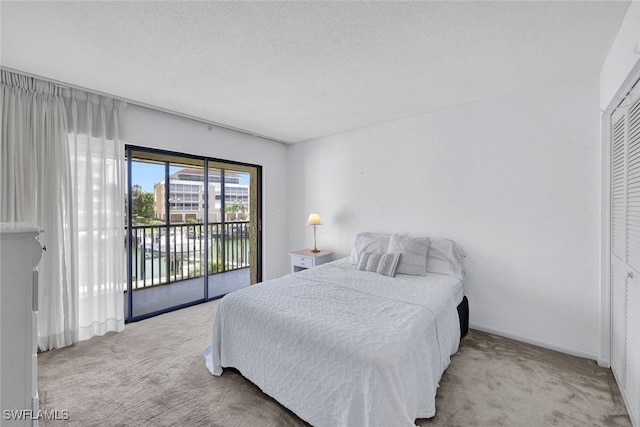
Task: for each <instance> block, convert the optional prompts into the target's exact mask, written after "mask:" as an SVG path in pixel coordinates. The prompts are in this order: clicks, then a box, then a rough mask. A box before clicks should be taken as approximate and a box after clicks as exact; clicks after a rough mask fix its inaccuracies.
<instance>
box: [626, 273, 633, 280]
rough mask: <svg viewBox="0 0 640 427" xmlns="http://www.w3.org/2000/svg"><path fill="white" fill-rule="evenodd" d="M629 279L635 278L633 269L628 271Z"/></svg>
mask: <svg viewBox="0 0 640 427" xmlns="http://www.w3.org/2000/svg"><path fill="white" fill-rule="evenodd" d="M627 279H633V271H627Z"/></svg>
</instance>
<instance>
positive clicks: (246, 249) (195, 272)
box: [125, 147, 261, 321]
mask: <svg viewBox="0 0 640 427" xmlns="http://www.w3.org/2000/svg"><path fill="white" fill-rule="evenodd" d="M127 161H128V163H127V164H128V178H129V179H128V193H127V224H126V227H127V230H128V236H129V238H128V242H129V244H128V255H129V267H128V268H129V283H128V287H127V291H126V292H125V298H126V300H125V307H126V318H127V320H128V321H131V320H138V319H142V318H146V317H149V316H152V315H154V314H159V313H163V312H166V311H170V310H173V309H176V308H180V307H184V306H188V305H192V304H195V303H199V302H203V301H206V300H209V299H213V298H216V297H219V296H222V295H224V294H226V293H229V292H233V291H234V290H237V289H240V288H242V287H245V286H249V285H250V284H253V283H256V282H258V281H259V280H260V278H261V269H260V265H259V259H260V257H259V251H260V241H261V239H260V236H259V222H260V209H259V206H260V204H259V200H260V197H259V188H260V187H259V181H260V172H261V170H260V167H259V166H255V165H245V164H238V163H233V162H224V161H220V160H214V159H208V158H203V157H198V156H189V155H185V154H179V153H172V152H165V151H159V150H152V149H147V148H140V147H128V148H127Z"/></svg>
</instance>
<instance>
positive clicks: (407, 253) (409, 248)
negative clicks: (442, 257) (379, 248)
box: [388, 235, 429, 276]
mask: <svg viewBox="0 0 640 427" xmlns="http://www.w3.org/2000/svg"><path fill="white" fill-rule="evenodd" d="M388 251H389V252H399V253H400V262H399V263H398V268H397V270H396V272H397V273H402V274H413V275H420V276H424V275H426V274H427V253H428V252H429V238H428V237H409V236H406V235H395V236H392V237H391V241H390V242H389V248H388Z"/></svg>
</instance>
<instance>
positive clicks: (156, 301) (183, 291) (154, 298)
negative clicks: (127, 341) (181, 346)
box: [125, 267, 250, 318]
mask: <svg viewBox="0 0 640 427" xmlns="http://www.w3.org/2000/svg"><path fill="white" fill-rule="evenodd" d="M203 279H204V278H203V277H198V278H195V279H189V280H183V281H180V282H175V283H170V284H166V285H156V286H149V287H146V288H141V289H136V290H134V291H133V315H134V316H135V317H138V316H144V315H147V314H150V313H154V312H157V311H161V310H166V309H168V308H171V307H175V306H177V305H181V304H187V303H190V302H194V301H198V300H202V299H203V298H204V286H203ZM249 284H250V268H248V267H247V268H242V269H239V270H233V271H227V272H224V273H217V274H212V275H210V276H209V298H215V297H218V296H222V295H225V294H228V293H229V292H233V291H236V290H238V289H242V288H245V287H247V286H249ZM125 298H127V293H126V292H125ZM125 301H126V300H125ZM125 311H128V310H127V304H126V302H125ZM125 315H127V318H128V317H129V316H128V313H125Z"/></svg>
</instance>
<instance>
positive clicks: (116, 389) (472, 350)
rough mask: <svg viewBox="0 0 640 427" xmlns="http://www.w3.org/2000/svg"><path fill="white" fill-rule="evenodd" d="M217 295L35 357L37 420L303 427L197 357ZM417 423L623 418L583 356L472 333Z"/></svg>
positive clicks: (617, 400)
mask: <svg viewBox="0 0 640 427" xmlns="http://www.w3.org/2000/svg"><path fill="white" fill-rule="evenodd" d="M216 307H217V302H216V301H214V302H210V303H206V304H201V305H198V306H195V307H191V308H187V309H184V310H180V311H176V312H173V313H168V314H164V315H162V316H158V317H155V318H152V319H148V320H144V321H141V322H138V323H133V324H129V325H127V328H126V330H125V331H124V332H122V333H120V334H108V335H106V336H104V337H96V338H93V339H91V340H89V341H84V342H81V343H79V344H77V345H75V346H73V347H69V348H65V349H61V350H54V351H50V352H46V353H40V355H39V364H38V368H39V379H38V381H39V383H38V389H39V392H40V409H44V410H49V411H50V410H57V411H63V410H67V411H69V419H68V420H66V421H60V420H59V421H41V425H42V426H82V427H85V426H149V427H151V426H154V427H155V426H187V425H188V426H225V427H226V426H230V427H232V426H242V427H246V426H274V427H275V426H304V425H307V424H305V423H304V422H303V421H301V420H300V419H299V418H297V417H296V416H295V415H294V414H293V413H291V412H290V411H288V410H286V409H285V408H283V407H282V406H280V405H279V404H278V403H277V402H275V401H274V400H273V399H271V398H269V397H268V396H266V395H264V394H263V393H262V392H261V391H260V390H259V389H258V388H257V387H255V386H254V385H253V384H251V383H250V382H249V381H247V380H245V379H244V378H243V377H242V376H240V375H239V374H238V373H236V372H234V371H225V373H224V374H223V375H222V376H221V377H214V376H212V375H210V374H209V372H208V371H207V369H206V367H205V365H204V359H203V356H202V350H203V349H204V347H205V346H206V345H207V344H208V342H209V340H210V335H211V325H212V322H213V318H214V314H215V310H216ZM440 385H441V387H440V389H439V391H438V395H437V401H436V408H437V409H436V410H437V413H436V416H435V417H434V418H432V419H430V420H417V421H416V423H417V424H418V425H419V426H447V427H452V426H536V427H537V426H552V425H557V426H587V425H589V426H593V425H602V426H629V425H631V423H630V420H629V417H628V415H627V412H626V410H625V408H624V404H623V403H622V399H621V397H620V392H619V391H618V389H617V386H616V384H615V381H614V379H613V376H612V374H611V371H610V370H609V369H604V368H600V367H599V366H597V364H596V363H595V362H593V361H590V360H585V359H580V358H576V357H572V356H568V355H565V354H561V353H557V352H553V351H550V350H545V349H541V348H538V347H534V346H531V345H527V344H523V343H519V342H517V341H513V340H509V339H506V338H501V337H497V336H494V335H490V334H486V333H483V332H479V331H474V330H472V331H470V333H469V335H467V336H466V337H465V338H464V339H463V340H462V343H461V346H460V350H459V351H458V353H457V354H456V355H454V356H453V358H452V363H451V365H450V366H449V368H448V369H447V371H446V372H445V373H444V376H443V378H442V381H441V384H440Z"/></svg>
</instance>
